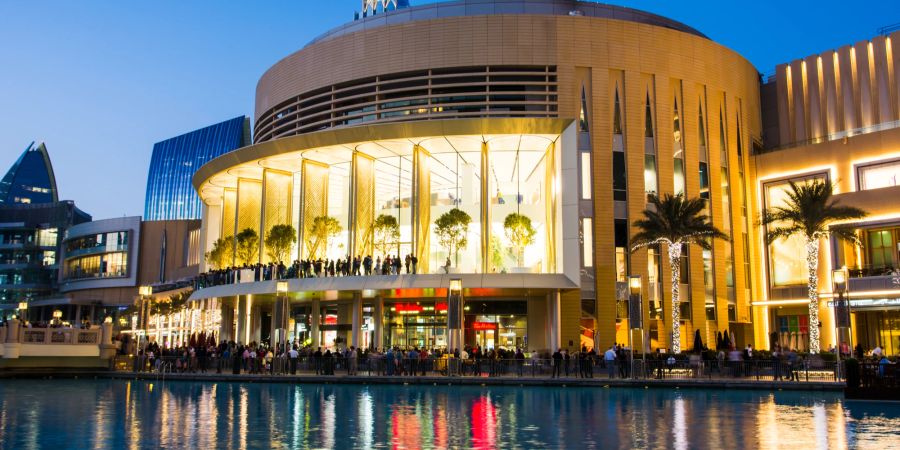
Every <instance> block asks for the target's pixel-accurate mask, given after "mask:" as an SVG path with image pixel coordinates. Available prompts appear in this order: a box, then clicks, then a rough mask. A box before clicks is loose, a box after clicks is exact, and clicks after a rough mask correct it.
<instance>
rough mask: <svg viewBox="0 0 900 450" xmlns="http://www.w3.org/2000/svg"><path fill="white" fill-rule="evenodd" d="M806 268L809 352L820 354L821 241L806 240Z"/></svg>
mask: <svg viewBox="0 0 900 450" xmlns="http://www.w3.org/2000/svg"><path fill="white" fill-rule="evenodd" d="M806 267H807V270H808V271H809V273H808V274H807V275H808V276H809V278H808V281H807V285H806V287H807V289H808V296H809V352H810V353H819V240H818V239H813V238H807V239H806Z"/></svg>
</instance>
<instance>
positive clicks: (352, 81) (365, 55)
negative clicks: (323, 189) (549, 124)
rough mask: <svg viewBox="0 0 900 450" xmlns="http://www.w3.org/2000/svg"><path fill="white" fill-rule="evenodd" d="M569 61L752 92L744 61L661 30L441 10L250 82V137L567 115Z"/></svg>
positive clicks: (306, 55) (314, 51)
mask: <svg viewBox="0 0 900 450" xmlns="http://www.w3.org/2000/svg"><path fill="white" fill-rule="evenodd" d="M575 67H593V68H595V69H597V68H613V69H619V70H626V71H636V72H643V73H656V74H665V75H668V76H671V77H674V78H679V79H685V80H695V81H700V82H705V83H714V84H716V85H718V87H719V88H720V89H723V90H726V91H733V90H740V91H742V92H744V91H747V92H749V91H750V90H753V91H755V90H756V89H757V88H756V87H750V85H751V84H753V85H755V84H756V83H757V77H756V71H755V69H753V67H752V66H751V65H750V64H749V63H748V62H747V61H746V60H744V59H743V58H741V57H740V56H739V55H738V54H736V53H734V52H732V51H731V50H729V49H727V48H725V47H722V46H721V45H719V44H716V43H715V42H712V41H710V40H708V39H705V38H703V37H700V36H697V35H693V34H689V33H685V32H682V31H677V30H674V29H670V28H665V27H660V26H653V25H648V24H641V23H637V22H630V21H624V20H615V19H607V18H594V17H572V16H562V15H560V16H557V15H535V14H528V15H502V14H498V15H487V16H465V17H452V18H443V19H435V20H422V21H411V22H407V23H401V24H396V25H388V26H382V27H377V28H373V29H369V30H364V31H359V32H355V33H349V34H346V35H343V36H338V37H335V38H332V39H327V40H324V41H319V42H315V43H313V44H310V45H308V46H307V47H305V48H303V49H302V50H300V51H298V52H296V53H294V54H292V55H289V56H288V57H286V58H284V59H283V60H281V61H280V62H278V63H277V64H275V65H274V66H272V67H271V68H270V69H269V70H268V71H267V72H266V73H265V74H264V75H263V76H262V78H261V79H260V81H259V83H258V85H257V90H256V113H255V122H256V128H255V131H254V135H255V139H256V142H263V141H266V140H270V139H275V138H278V137H281V136H289V135H291V134H296V133H298V132H309V131H314V130H318V129H325V128H330V127H337V126H351V125H354V124H359V123H367V122H364V121H368V120H376V121H408V120H421V119H430V118H455V117H500V116H503V117H516V116H518V117H557V116H558V117H568V116H571V114H570V113H566V114H562V113H561V111H565V110H566V107H565V106H564V105H563V103H564V102H565V101H567V100H571V99H569V98H568V97H569V96H570V95H572V94H573V93H574V91H572V90H570V89H569V85H568V83H571V82H572V79H573V71H574V68H575ZM444 89H446V91H445V90H444ZM505 90H512V91H508V92H507V91H505ZM570 91H572V92H570ZM448 97H472V98H469V99H467V100H465V101H462V100H463V99H459V98H457V99H455V100H453V101H451V99H450V98H448ZM475 97H477V98H475ZM482 97H483V98H482Z"/></svg>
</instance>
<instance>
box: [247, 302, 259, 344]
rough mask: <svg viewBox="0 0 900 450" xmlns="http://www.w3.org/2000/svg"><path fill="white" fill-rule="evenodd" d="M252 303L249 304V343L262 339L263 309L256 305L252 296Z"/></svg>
mask: <svg viewBox="0 0 900 450" xmlns="http://www.w3.org/2000/svg"><path fill="white" fill-rule="evenodd" d="M250 299H251V301H250V302H247V308H248V310H249V311H248V312H249V313H250V338H249V339H248V340H247V342H256V343H259V341H260V340H261V339H262V336H261V334H262V307H261V306H259V305H256V304H254V303H253V302H252V301H253V297H252V296H250Z"/></svg>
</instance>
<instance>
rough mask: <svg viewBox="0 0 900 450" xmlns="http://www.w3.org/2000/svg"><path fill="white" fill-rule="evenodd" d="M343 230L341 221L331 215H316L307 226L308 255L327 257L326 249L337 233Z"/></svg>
mask: <svg viewBox="0 0 900 450" xmlns="http://www.w3.org/2000/svg"><path fill="white" fill-rule="evenodd" d="M341 231H344V228H343V227H342V226H341V223H340V222H338V220H337V219H335V218H334V217H331V216H318V217H316V218H314V219H313V223H312V225H311V226H310V227H309V235H310V236H309V239H308V240H307V242H306V246H307V249H308V250H309V257H310V258H312V259H317V258H327V257H328V249H329V248H330V247H331V243H332V241H333V240H334V238H335V237H337V235H338V234H340V233H341Z"/></svg>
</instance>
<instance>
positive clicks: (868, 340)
mask: <svg viewBox="0 0 900 450" xmlns="http://www.w3.org/2000/svg"><path fill="white" fill-rule="evenodd" d="M851 308H852V309H853V328H854V329H853V332H854V333H853V336H854V338H855V339H856V342H854V344H853V345H854V346H855V345H856V344H857V343H858V344H860V345H862V348H863V350H864V351H866V352H869V351H871V350H872V349H874V348H875V347H876V346H879V347H881V349H882V350H883V351H884V354H886V355H898V354H900V299H898V298H893V299H861V300H852V301H851Z"/></svg>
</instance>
